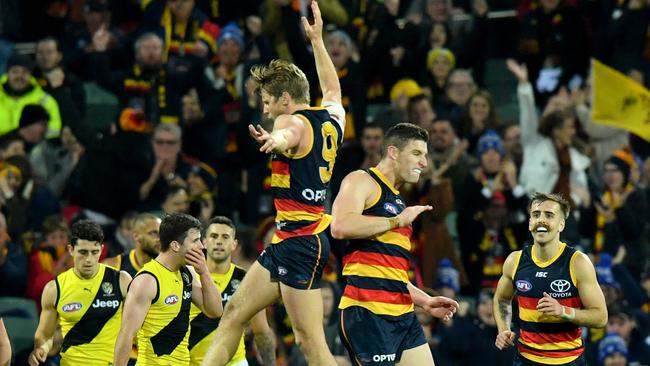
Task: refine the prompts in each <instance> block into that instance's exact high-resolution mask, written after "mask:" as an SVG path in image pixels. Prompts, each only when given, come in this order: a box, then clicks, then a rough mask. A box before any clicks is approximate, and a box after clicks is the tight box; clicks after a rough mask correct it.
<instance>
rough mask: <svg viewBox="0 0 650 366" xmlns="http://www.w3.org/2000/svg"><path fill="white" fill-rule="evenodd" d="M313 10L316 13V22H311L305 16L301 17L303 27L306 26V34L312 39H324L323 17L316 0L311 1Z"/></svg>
mask: <svg viewBox="0 0 650 366" xmlns="http://www.w3.org/2000/svg"><path fill="white" fill-rule="evenodd" d="M310 6H311V11H312V13H313V14H314V24H309V21H308V20H307V18H305V17H301V18H300V20H301V21H302V25H303V27H305V34H306V35H307V37H309V40H310V41H316V40H319V39H322V36H323V18H321V15H320V8H319V7H318V3H317V2H316V1H315V0H312V2H311V5H310Z"/></svg>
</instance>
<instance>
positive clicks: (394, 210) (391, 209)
mask: <svg viewBox="0 0 650 366" xmlns="http://www.w3.org/2000/svg"><path fill="white" fill-rule="evenodd" d="M384 210H386V211H387V212H389V213H392V214H393V215H397V214H398V212H397V207H395V205H393V204H392V203H390V202H386V203H384Z"/></svg>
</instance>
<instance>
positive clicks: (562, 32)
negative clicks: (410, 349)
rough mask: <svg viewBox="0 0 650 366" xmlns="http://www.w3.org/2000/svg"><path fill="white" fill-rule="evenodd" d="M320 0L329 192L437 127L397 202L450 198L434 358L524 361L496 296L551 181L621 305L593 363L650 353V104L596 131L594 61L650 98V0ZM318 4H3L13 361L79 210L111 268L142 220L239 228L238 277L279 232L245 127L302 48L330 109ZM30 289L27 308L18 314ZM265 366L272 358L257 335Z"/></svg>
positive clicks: (336, 288)
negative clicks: (269, 73)
mask: <svg viewBox="0 0 650 366" xmlns="http://www.w3.org/2000/svg"><path fill="white" fill-rule="evenodd" d="M319 5H320V8H321V10H322V15H323V18H324V21H325V22H326V30H325V34H324V37H325V41H326V45H327V48H328V51H329V53H330V56H331V58H332V61H333V63H334V65H335V67H336V70H337V73H338V76H339V79H340V82H341V86H342V92H343V105H344V107H345V109H346V111H347V116H346V119H347V121H346V129H345V143H344V145H343V146H342V147H341V148H340V150H339V153H338V157H337V162H336V165H335V169H334V176H333V179H332V182H331V187H330V190H331V192H329V198H328V200H329V201H330V202H331V201H332V200H333V198H334V197H335V196H336V193H337V192H338V188H339V185H340V182H341V180H342V179H343V177H344V176H345V175H346V174H347V173H349V172H351V171H353V170H356V169H360V168H368V167H371V166H374V165H375V164H377V163H378V162H379V160H380V150H381V144H382V139H383V133H384V131H385V130H386V129H387V128H388V127H390V126H391V125H393V124H395V123H398V122H404V121H408V122H412V123H415V124H418V125H420V126H422V127H423V128H425V129H426V130H427V131H429V134H430V141H429V164H428V168H427V171H426V172H423V174H422V176H421V179H420V182H419V183H418V184H417V185H414V186H411V187H402V189H401V194H402V196H403V197H405V198H406V199H407V204H432V205H433V206H434V210H433V211H431V212H428V213H425V214H424V215H423V216H422V217H421V218H420V220H418V221H417V222H416V223H415V227H414V229H415V230H414V236H413V239H412V242H413V260H412V271H411V275H412V281H413V282H414V283H415V284H417V285H418V286H420V287H423V288H426V289H427V290H428V291H429V292H430V293H442V294H445V295H446V296H450V297H454V298H459V299H460V300H461V304H462V306H461V310H460V311H459V313H458V314H457V315H456V316H455V317H454V319H453V321H450V322H444V323H443V322H439V321H438V320H434V319H432V318H431V317H429V316H428V315H426V314H424V313H422V314H419V319H420V321H421V323H422V327H423V329H424V330H425V334H426V336H427V339H428V341H429V344H430V346H431V349H432V350H433V353H434V357H435V360H436V362H437V363H438V364H440V365H509V364H511V360H512V354H511V353H510V352H499V351H497V350H496V348H495V347H494V339H495V337H496V334H497V331H496V328H495V323H494V319H493V317H492V302H491V296H492V295H491V294H492V290H493V288H494V287H495V285H496V282H497V280H498V278H499V276H500V274H501V266H502V263H503V261H504V259H505V258H506V257H507V255H508V254H509V253H510V252H511V251H514V250H518V249H520V248H522V247H523V246H524V245H526V244H527V243H530V242H531V240H530V236H529V235H530V234H529V233H528V227H527V214H528V212H527V204H528V195H529V194H530V193H532V192H534V191H543V192H558V193H562V194H563V195H564V196H565V197H570V199H571V207H572V213H571V216H570V218H569V220H568V222H567V227H566V229H565V231H564V232H563V233H562V236H561V238H562V240H563V241H565V242H567V243H569V244H571V245H575V246H577V247H579V248H580V249H581V250H582V251H584V252H585V253H588V254H589V255H590V257H591V258H592V260H593V261H594V263H595V265H596V268H597V274H598V279H599V281H600V284H601V286H602V288H603V291H604V293H605V296H606V299H607V304H608V308H609V322H608V325H607V327H606V329H584V332H583V335H584V340H585V344H586V345H587V354H588V360H589V365H625V364H628V365H650V337H649V336H650V318H649V313H650V266H649V265H648V264H649V262H648V252H649V250H650V242H649V237H650V207H649V205H650V191H649V189H650V143H649V142H648V141H647V139H650V137H649V136H650V125H648V124H647V123H648V121H650V99H646V100H643V99H642V100H641V101H640V102H639V103H645V113H646V116H645V118H646V119H645V128H646V129H647V130H646V131H648V132H647V133H646V134H643V133H640V134H638V135H637V134H634V133H630V132H629V131H628V129H620V128H616V127H611V126H607V125H603V124H600V123H598V122H600V121H598V120H592V113H591V112H592V107H593V105H592V100H591V96H592V86H593V84H592V79H591V77H590V58H597V59H598V60H600V61H601V62H603V63H604V64H606V65H609V66H610V67H612V68H614V69H616V70H618V71H619V72H621V73H623V74H625V75H627V76H628V77H629V79H628V80H629V83H630V84H629V85H630V86H623V88H624V89H625V88H626V87H629V88H633V86H631V85H633V84H634V85H635V86H634V87H636V88H638V87H643V86H645V87H648V84H649V83H650V1H648V0H616V1H614V0H600V1H597V0H521V1H514V0H473V1H471V0H384V1H381V0H319ZM307 8H308V6H306V3H305V1H304V0H239V1H226V0H119V1H118V0H20V1H19V0H0V75H1V76H0V208H1V213H0V283H1V284H2V285H1V286H0V316H3V317H4V318H5V323H6V324H8V330H9V334H10V337H11V338H12V342H14V347H15V348H16V347H17V348H18V349H16V350H15V351H14V355H15V356H16V359H17V361H18V362H19V363H18V364H21V363H20V362H22V361H20V360H23V358H21V357H24V352H27V353H29V351H30V350H31V347H32V344H31V343H30V342H31V340H32V339H33V332H34V329H35V328H34V327H35V324H34V319H31V320H30V319H27V320H25V319H22V318H29V317H37V315H36V314H32V312H29V311H24V310H25V309H27V308H34V309H35V310H34V311H33V312H36V311H37V310H36V309H37V308H38V304H40V296H41V292H42V289H43V286H44V285H45V284H46V283H47V282H48V281H49V280H51V279H53V278H54V277H55V276H56V275H58V274H59V273H61V272H63V271H65V270H66V269H68V268H70V266H71V258H70V256H69V254H68V252H67V251H66V249H65V248H66V244H67V243H68V240H69V229H68V228H69V226H70V224H71V223H72V222H74V221H75V220H79V219H81V218H90V219H92V220H95V221H97V222H99V223H100V224H101V225H102V227H103V228H104V231H105V233H106V243H105V244H106V245H105V247H104V248H105V249H104V252H105V253H103V256H104V257H105V256H114V255H117V254H120V253H122V252H125V251H129V250H131V249H133V248H134V246H135V245H136V243H135V239H134V232H133V230H134V228H133V226H132V221H133V218H134V217H135V215H136V214H137V213H140V212H153V213H156V214H160V215H162V214H164V213H175V212H186V213H189V214H192V215H194V216H195V217H197V218H199V219H200V220H201V221H203V222H207V221H209V219H210V218H211V217H213V216H215V215H226V216H228V217H231V218H232V219H233V220H235V222H236V223H237V225H238V234H239V236H240V238H239V243H240V245H239V247H238V250H237V253H235V258H234V261H235V263H237V264H239V265H242V266H243V267H247V264H250V263H251V262H252V261H253V260H255V258H256V256H257V254H258V253H259V252H260V251H261V250H262V249H263V248H264V245H266V244H267V243H269V242H270V240H269V239H270V237H271V235H272V233H273V230H274V229H275V225H274V223H273V215H274V207H273V202H272V197H271V196H270V157H269V156H268V155H265V154H261V153H260V152H259V151H258V148H259V147H258V146H257V144H256V143H255V142H254V141H253V140H252V139H251V138H249V136H248V130H247V126H248V124H249V123H254V124H256V123H261V124H263V125H265V126H267V127H268V124H269V121H266V120H264V118H263V116H262V114H261V101H260V97H259V95H258V94H257V93H256V92H255V86H254V85H253V84H252V82H251V81H250V80H249V70H250V68H251V66H253V65H255V64H259V63H267V62H269V61H270V60H272V59H274V58H282V59H287V60H290V61H292V62H294V63H295V64H297V65H298V66H299V67H300V68H301V69H302V70H303V71H304V72H305V74H306V75H307V77H308V79H309V81H310V86H311V99H312V103H313V104H318V103H319V98H320V91H319V87H318V78H317V75H316V70H315V65H314V62H313V57H312V55H311V50H310V45H309V43H308V41H307V40H306V39H305V37H304V35H303V31H302V27H301V26H300V23H299V20H300V16H301V15H307V16H308V15H309V14H307V10H306V9H307ZM506 59H508V61H507V62H506ZM626 85H627V84H626ZM612 92H613V91H612ZM649 95H650V94H649ZM630 103H635V100H632V101H630ZM619 122H621V123H626V122H627V121H619ZM637 131H638V130H637ZM644 138H645V139H644ZM136 236H137V235H136ZM344 245H345V243H342V242H336V241H335V242H334V243H333V245H332V255H331V257H330V263H329V265H328V269H327V270H326V280H327V281H326V282H325V285H324V289H323V298H324V303H325V305H326V306H325V307H324V310H325V324H324V327H325V329H326V334H327V337H328V344H329V345H330V346H331V348H332V351H333V352H334V353H335V354H338V355H345V350H344V348H343V346H342V344H341V341H340V339H339V338H338V334H337V331H336V321H337V319H338V317H337V316H336V312H337V310H336V307H337V306H336V305H337V303H338V298H339V297H340V294H341V285H342V283H343V282H342V281H341V276H340V260H341V255H342V253H343V248H344ZM16 298H25V300H24V301H25V304H31V305H25V306H22V305H21V307H20V308H18V309H17V308H16V306H15V304H16V303H17V302H16V301H18V300H16ZM12 304H13V305H12ZM21 309H22V311H21ZM269 311H270V312H271V314H272V316H271V317H270V319H271V320H272V322H273V327H274V329H275V331H276V333H277V336H278V339H279V342H278V344H279V349H278V362H279V363H280V364H284V365H305V364H306V363H305V361H304V359H303V358H302V357H301V355H300V353H299V351H298V350H297V347H293V345H294V342H293V335H292V334H291V327H290V324H289V323H288V317H287V316H286V312H285V311H284V309H283V308H282V305H281V304H277V305H276V306H273V308H272V309H269ZM12 317H14V318H20V319H16V320H15V322H14V323H11V321H8V320H7V319H11V318H12ZM35 319H37V318H35ZM22 320H25V321H26V322H23V323H21V321H22ZM12 324H14V326H13V327H12ZM16 324H19V325H20V326H18V325H16ZM21 345H22V346H21ZM21 347H22V349H21ZM249 356H250V357H249V361H250V363H251V364H255V362H256V357H255V351H254V348H253V347H251V348H250V355H249ZM338 360H339V362H340V363H341V364H349V361H348V360H347V359H346V358H345V357H340V358H338ZM52 362H53V364H56V358H54V359H53V361H52Z"/></svg>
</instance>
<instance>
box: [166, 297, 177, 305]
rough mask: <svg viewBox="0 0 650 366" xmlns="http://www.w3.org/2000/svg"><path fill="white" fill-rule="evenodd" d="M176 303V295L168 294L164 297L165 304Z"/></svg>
mask: <svg viewBox="0 0 650 366" xmlns="http://www.w3.org/2000/svg"><path fill="white" fill-rule="evenodd" d="M176 303H178V296H176V295H169V296H167V297H166V298H165V304H167V305H174V304H176Z"/></svg>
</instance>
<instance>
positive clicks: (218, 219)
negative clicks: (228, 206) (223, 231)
mask: <svg viewBox="0 0 650 366" xmlns="http://www.w3.org/2000/svg"><path fill="white" fill-rule="evenodd" d="M214 224H219V225H226V226H228V227H229V228H231V229H232V231H233V233H234V234H235V235H236V234H237V228H235V224H234V223H233V222H232V220H231V219H229V218H227V217H226V216H215V217H213V218H212V219H211V220H210V222H209V223H208V226H207V227H210V225H214ZM207 227H206V229H207Z"/></svg>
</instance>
